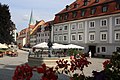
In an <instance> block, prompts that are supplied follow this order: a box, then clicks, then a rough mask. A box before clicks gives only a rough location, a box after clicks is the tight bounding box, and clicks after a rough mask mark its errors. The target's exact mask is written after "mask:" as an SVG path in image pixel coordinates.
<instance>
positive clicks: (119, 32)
mask: <svg viewBox="0 0 120 80" xmlns="http://www.w3.org/2000/svg"><path fill="white" fill-rule="evenodd" d="M117 33H118V34H119V36H118V39H116V38H117V37H116V34H117ZM115 41H120V31H115Z"/></svg>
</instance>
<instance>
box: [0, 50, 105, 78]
mask: <svg viewBox="0 0 120 80" xmlns="http://www.w3.org/2000/svg"><path fill="white" fill-rule="evenodd" d="M18 53H19V54H18V57H10V56H6V55H5V56H4V57H2V58H0V80H12V76H13V74H14V70H15V67H16V66H17V65H20V64H24V63H27V60H28V52H26V51H22V50H18ZM88 60H89V61H91V62H92V64H90V65H89V67H87V68H85V69H84V72H85V75H87V76H91V73H92V71H93V70H97V71H100V70H102V69H103V68H102V62H104V61H105V60H106V59H98V58H88ZM76 73H79V71H76ZM63 76H65V75H62V74H61V75H59V80H69V78H68V77H67V76H66V77H63ZM31 80H40V75H39V74H37V73H36V72H34V73H33V77H32V79H31Z"/></svg>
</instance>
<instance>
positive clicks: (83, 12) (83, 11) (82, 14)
mask: <svg viewBox="0 0 120 80" xmlns="http://www.w3.org/2000/svg"><path fill="white" fill-rule="evenodd" d="M81 16H82V17H83V16H85V9H82V10H81Z"/></svg>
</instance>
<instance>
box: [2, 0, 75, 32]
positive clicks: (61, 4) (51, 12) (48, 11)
mask: <svg viewBox="0 0 120 80" xmlns="http://www.w3.org/2000/svg"><path fill="white" fill-rule="evenodd" d="M74 1H75V0H0V3H2V4H7V5H8V6H9V10H10V13H11V20H12V21H13V22H14V23H15V25H16V28H17V32H19V31H20V30H22V29H24V28H27V27H28V23H29V18H30V13H31V11H33V19H34V21H36V20H38V21H39V20H44V21H46V22H47V21H50V20H53V19H54V17H55V14H57V13H58V12H60V11H61V10H62V9H64V8H65V6H66V5H69V4H71V3H72V2H74Z"/></svg>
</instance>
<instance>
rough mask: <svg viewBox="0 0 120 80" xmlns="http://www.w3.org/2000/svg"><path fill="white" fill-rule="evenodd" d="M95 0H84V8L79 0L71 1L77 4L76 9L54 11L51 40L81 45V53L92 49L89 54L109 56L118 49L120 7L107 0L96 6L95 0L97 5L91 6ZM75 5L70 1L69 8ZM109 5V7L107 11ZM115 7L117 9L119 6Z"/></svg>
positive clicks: (119, 42) (119, 40)
mask: <svg viewBox="0 0 120 80" xmlns="http://www.w3.org/2000/svg"><path fill="white" fill-rule="evenodd" d="M94 1H96V0H90V2H87V4H86V5H85V2H84V4H83V5H84V6H85V8H84V7H82V6H81V5H82V3H81V2H82V1H81V0H76V1H75V2H74V3H76V4H77V5H78V6H79V7H76V8H77V9H76V10H73V11H72V9H68V10H66V9H64V10H63V11H61V12H60V13H58V14H56V17H55V20H54V21H55V23H54V26H53V42H58V43H63V44H69V43H73V44H77V45H80V46H84V47H85V49H84V52H85V53H88V52H89V51H91V52H92V56H95V55H112V53H113V52H115V51H119V50H120V10H119V9H116V6H118V5H119V4H117V3H116V2H114V1H113V0H110V1H108V2H106V3H105V2H104V1H103V3H101V4H100V5H99V1H101V0H98V2H96V3H98V5H95V6H94V4H96V3H93V2H94ZM89 3H90V4H91V3H93V5H91V6H90V7H89V6H87V5H89ZM76 4H73V3H72V4H71V5H70V6H69V7H70V8H71V7H72V6H74V7H75V5H76ZM111 4H112V5H111ZM100 7H101V8H100ZM111 7H112V9H111V10H110V8H111ZM113 8H115V10H116V11H117V13H116V12H114V11H115V10H114V9H113ZM118 8H120V5H119V7H118ZM92 9H95V10H92ZM69 10H70V11H69ZM112 10H114V11H112ZM84 11H85V12H84ZM99 11H101V12H99ZM74 13H76V14H74ZM78 13H80V14H78ZM66 15H67V17H66ZM75 15H76V16H75ZM61 16H62V17H61ZM71 16H72V18H71Z"/></svg>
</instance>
